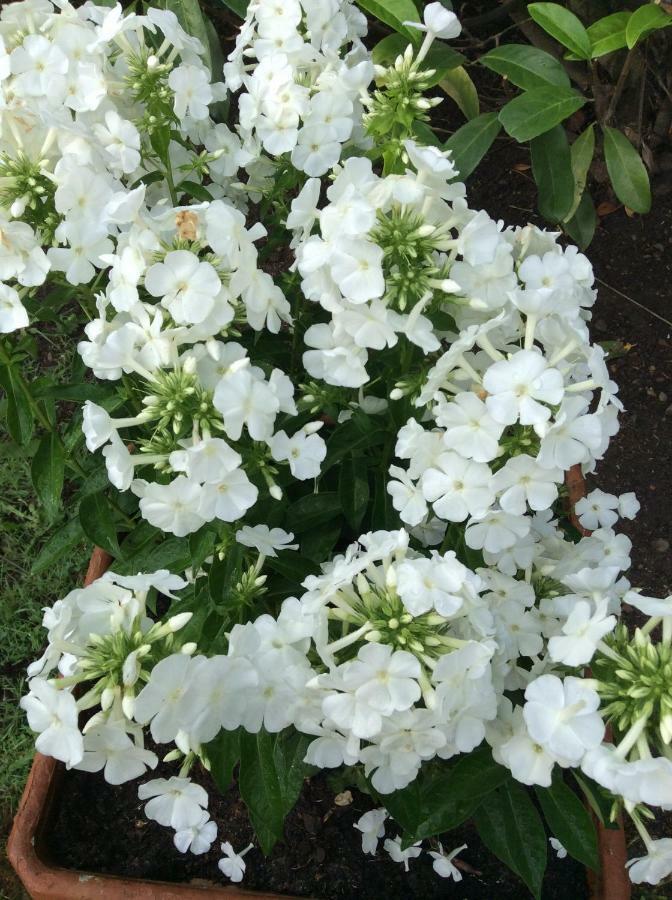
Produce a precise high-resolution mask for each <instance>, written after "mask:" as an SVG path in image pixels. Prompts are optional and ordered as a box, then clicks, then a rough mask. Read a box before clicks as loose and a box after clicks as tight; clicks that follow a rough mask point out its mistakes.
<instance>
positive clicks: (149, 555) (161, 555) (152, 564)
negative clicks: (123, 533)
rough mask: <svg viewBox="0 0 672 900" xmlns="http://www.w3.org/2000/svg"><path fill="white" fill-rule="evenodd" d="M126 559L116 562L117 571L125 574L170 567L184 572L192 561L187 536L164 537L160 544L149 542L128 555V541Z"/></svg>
mask: <svg viewBox="0 0 672 900" xmlns="http://www.w3.org/2000/svg"><path fill="white" fill-rule="evenodd" d="M122 549H123V551H124V561H123V563H115V571H116V572H120V573H123V574H124V575H137V573H138V572H155V571H156V570H157V569H169V570H170V571H171V572H182V571H184V569H186V568H187V566H188V565H189V563H190V562H191V557H190V555H189V542H188V541H187V539H186V538H178V537H168V538H167V537H165V536H164V537H163V539H162V540H161V541H160V543H158V544H149V545H147V546H145V547H143V548H142V549H140V550H138V551H137V552H136V553H133V554H132V555H129V556H128V557H127V556H126V542H125V541H124V546H123V548H122Z"/></svg>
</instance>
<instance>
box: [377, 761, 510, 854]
mask: <svg viewBox="0 0 672 900" xmlns="http://www.w3.org/2000/svg"><path fill="white" fill-rule="evenodd" d="M509 779H510V775H509V772H508V770H507V769H505V768H504V767H503V766H499V765H497V763H496V762H495V761H494V760H493V758H492V751H491V750H490V748H489V747H483V748H481V749H479V750H475V751H473V752H472V753H469V754H465V755H463V756H461V757H460V758H459V760H458V762H457V763H456V764H455V765H452V766H450V765H448V764H447V763H443V764H432V765H426V766H424V767H423V768H422V769H421V770H420V774H419V775H418V777H417V778H416V779H415V781H412V782H411V783H410V784H409V786H408V787H407V788H404V789H403V790H401V791H395V792H394V793H392V794H385V795H384V797H382V798H381V800H382V801H383V802H384V803H385V807H386V809H388V810H389V812H390V814H391V815H392V816H393V818H394V819H395V820H396V821H397V822H398V823H399V824H400V825H401V827H402V828H403V829H404V831H406V832H407V833H408V834H409V836H411V837H412V839H413V841H416V840H420V839H424V838H428V837H433V836H434V835H437V834H441V833H442V832H443V831H449V830H450V829H451V828H455V827H457V826H458V825H459V824H460V823H462V822H464V820H465V819H468V818H469V817H470V816H471V815H472V814H473V813H474V811H475V810H476V808H477V807H478V806H479V804H480V803H481V802H482V801H483V798H484V797H486V796H489V795H491V794H492V792H493V791H494V790H496V789H497V788H498V787H500V785H502V784H504V783H505V782H506V781H508V780H509ZM486 802H487V801H486Z"/></svg>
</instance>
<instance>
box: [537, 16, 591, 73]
mask: <svg viewBox="0 0 672 900" xmlns="http://www.w3.org/2000/svg"><path fill="white" fill-rule="evenodd" d="M527 11H528V13H529V14H530V16H531V17H532V18H533V19H534V21H535V22H536V23H537V25H540V26H541V27H542V28H543V29H544V31H545V32H547V33H548V34H550V36H551V37H552V38H555V40H556V41H558V42H559V43H560V44H562V45H563V47H567V49H568V50H571V51H572V53H575V54H576V55H577V56H578V57H579V58H580V59H590V38H589V37H588V32H587V31H586V29H585V28H584V27H583V25H582V23H581V20H580V19H579V18H578V17H577V16H575V15H574V13H573V12H570V10H568V9H567V8H566V7H564V6H560V4H559V3H530V4H528V7H527Z"/></svg>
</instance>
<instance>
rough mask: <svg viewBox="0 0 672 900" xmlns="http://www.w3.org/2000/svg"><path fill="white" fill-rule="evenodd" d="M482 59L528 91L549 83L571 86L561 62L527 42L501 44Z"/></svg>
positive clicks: (494, 69) (485, 64)
mask: <svg viewBox="0 0 672 900" xmlns="http://www.w3.org/2000/svg"><path fill="white" fill-rule="evenodd" d="M480 61H481V63H483V65H484V66H487V68H488V69H491V70H492V71H493V72H497V73H498V74H499V75H503V76H504V77H505V78H508V80H509V81H510V82H511V84H515V85H516V87H519V88H523V90H525V91H529V90H532V89H533V88H536V87H544V85H548V84H554V85H557V86H558V87H567V88H568V87H569V86H570V81H569V75H568V74H567V72H566V71H565V69H564V67H563V65H562V63H560V62H558V60H557V59H556V58H555V57H554V56H551V54H550V53H546V52H545V51H544V50H539V49H537V47H531V46H529V45H528V44H502V46H501V47H495V49H494V50H491V51H490V52H489V53H486V54H485V56H482V57H481V60H480Z"/></svg>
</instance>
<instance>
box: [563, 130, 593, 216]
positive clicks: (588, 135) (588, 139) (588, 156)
mask: <svg viewBox="0 0 672 900" xmlns="http://www.w3.org/2000/svg"><path fill="white" fill-rule="evenodd" d="M594 153H595V126H594V125H593V124H592V123H591V124H590V125H589V126H588V128H586V130H585V131H583V132H581V134H580V135H579V136H578V137H577V139H576V140H575V141H574V143H573V144H572V146H571V149H570V154H571V157H572V175H573V176H574V199H573V201H572V205H571V206H570V208H569V212H568V213H567V215H566V216H565V220H566V221H568V220H569V219H571V218H572V216H573V215H574V213H575V212H576V210H577V209H578V206H579V203H580V202H581V197H583V194H584V191H585V190H586V183H587V181H588V172H589V170H590V164H591V162H592V161H593V154H594Z"/></svg>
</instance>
